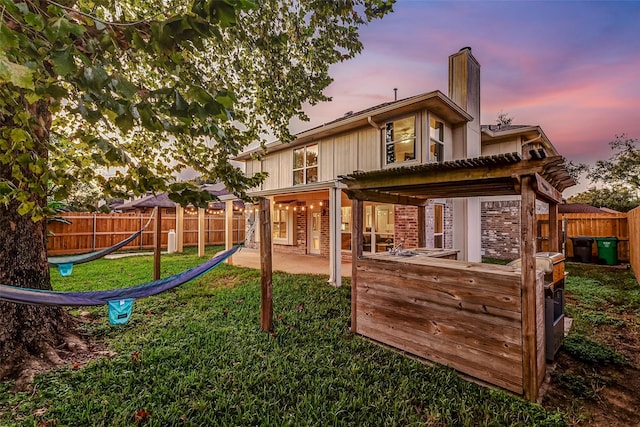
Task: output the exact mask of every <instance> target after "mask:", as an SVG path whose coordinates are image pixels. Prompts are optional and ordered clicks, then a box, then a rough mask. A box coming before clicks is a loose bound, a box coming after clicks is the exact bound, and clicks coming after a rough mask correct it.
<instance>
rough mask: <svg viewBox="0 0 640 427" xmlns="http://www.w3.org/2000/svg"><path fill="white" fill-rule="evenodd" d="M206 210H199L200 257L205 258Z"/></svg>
mask: <svg viewBox="0 0 640 427" xmlns="http://www.w3.org/2000/svg"><path fill="white" fill-rule="evenodd" d="M204 228H205V227H204V209H203V208H198V256H200V257H202V256H204V248H205V241H204V240H205V239H204Z"/></svg>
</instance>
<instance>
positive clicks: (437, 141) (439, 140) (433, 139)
mask: <svg viewBox="0 0 640 427" xmlns="http://www.w3.org/2000/svg"><path fill="white" fill-rule="evenodd" d="M429 136H430V138H429V139H430V140H429V161H430V162H436V163H442V162H444V123H442V122H440V121H438V120H436V119H433V118H432V119H430V120H429Z"/></svg>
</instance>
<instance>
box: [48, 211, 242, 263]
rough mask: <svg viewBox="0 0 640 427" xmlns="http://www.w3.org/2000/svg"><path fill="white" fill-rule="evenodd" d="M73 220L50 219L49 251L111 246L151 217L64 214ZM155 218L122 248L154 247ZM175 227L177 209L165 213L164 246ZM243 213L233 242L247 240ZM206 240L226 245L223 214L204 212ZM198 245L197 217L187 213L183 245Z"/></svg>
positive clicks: (237, 217)
mask: <svg viewBox="0 0 640 427" xmlns="http://www.w3.org/2000/svg"><path fill="white" fill-rule="evenodd" d="M60 216H62V217H63V218H65V219H67V220H69V221H71V224H63V223H60V222H51V223H49V225H48V228H49V231H50V232H51V233H52V234H50V235H49V236H48V238H47V252H48V254H49V255H66V254H78V253H84V252H91V251H94V250H100V249H103V248H107V247H109V246H112V245H114V244H116V243H118V242H119V241H121V240H123V239H125V238H127V237H129V236H130V235H131V234H133V233H135V232H136V231H138V230H140V229H141V228H142V227H143V226H144V225H145V224H146V222H147V221H148V220H149V214H148V213H146V214H133V213H118V214H93V213H86V212H68V213H64V214H62V215H60ZM154 224H155V219H154V220H152V221H151V224H149V226H148V227H147V228H146V230H145V231H144V232H143V234H142V238H141V239H136V240H134V241H133V242H132V243H130V244H128V245H127V246H125V247H124V248H123V250H140V249H152V248H153V247H154V236H153V230H154ZM175 228H176V215H175V213H171V214H167V213H165V212H163V213H162V247H164V248H166V247H167V242H168V233H169V230H172V229H173V230H175ZM244 233H245V221H244V215H234V223H233V234H234V236H233V240H234V243H241V242H243V241H244ZM205 242H206V244H208V245H224V243H225V227H224V215H223V214H210V215H209V214H208V215H205ZM197 245H198V217H197V216H190V215H185V216H184V246H197Z"/></svg>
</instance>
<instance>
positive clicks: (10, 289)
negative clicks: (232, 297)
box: [0, 246, 240, 323]
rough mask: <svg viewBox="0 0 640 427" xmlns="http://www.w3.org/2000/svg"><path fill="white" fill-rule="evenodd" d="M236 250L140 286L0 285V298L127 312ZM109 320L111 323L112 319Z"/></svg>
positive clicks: (215, 264)
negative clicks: (52, 288)
mask: <svg viewBox="0 0 640 427" xmlns="http://www.w3.org/2000/svg"><path fill="white" fill-rule="evenodd" d="M238 249H240V246H235V247H233V248H231V249H229V250H226V251H224V252H220V253H218V254H217V255H216V256H214V257H213V258H211V259H210V260H208V261H206V262H204V263H202V264H200V265H198V266H196V267H193V268H191V269H189V270H186V271H183V272H182V273H178V274H176V275H175V276H171V277H167V278H164V279H160V280H156V281H153V282H149V283H144V284H142V285H137V286H131V287H129V288H120V289H109V290H104V291H92V292H57V291H48V290H42V289H29V288H19V287H15V286H7V285H0V300H3V301H9V302H13V303H17V304H35V305H62V306H85V305H104V304H109V303H110V302H111V303H112V304H109V305H110V306H114V309H116V308H117V307H118V306H125V308H127V306H128V308H129V312H130V307H131V303H132V302H133V300H134V299H137V298H144V297H148V296H151V295H156V294H159V293H160V292H164V291H167V290H169V289H172V288H175V287H176V286H180V285H182V284H183V283H186V282H188V281H190V280H193V279H195V278H196V277H198V276H200V275H202V274H204V273H206V272H207V271H209V270H211V269H213V268H214V267H216V266H217V265H219V264H220V263H222V262H223V261H224V260H226V259H227V258H229V257H230V256H231V255H233V254H234V253H235V252H236V251H237V250H238ZM114 302H115V303H114ZM110 310H111V307H110ZM110 314H111V312H110ZM121 319H122V318H121ZM127 319H128V316H127ZM112 323H114V322H113V321H112Z"/></svg>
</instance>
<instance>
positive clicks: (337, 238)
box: [329, 188, 342, 286]
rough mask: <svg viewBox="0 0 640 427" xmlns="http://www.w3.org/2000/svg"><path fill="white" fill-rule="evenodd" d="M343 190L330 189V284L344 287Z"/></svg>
mask: <svg viewBox="0 0 640 427" xmlns="http://www.w3.org/2000/svg"><path fill="white" fill-rule="evenodd" d="M341 208H342V190H340V188H330V189H329V284H330V285H333V286H340V285H342V243H341V242H342V236H341V234H342V233H341V232H340V224H341V214H342V212H341Z"/></svg>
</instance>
